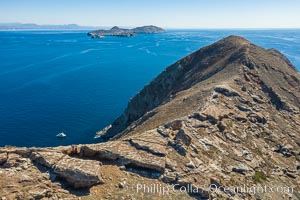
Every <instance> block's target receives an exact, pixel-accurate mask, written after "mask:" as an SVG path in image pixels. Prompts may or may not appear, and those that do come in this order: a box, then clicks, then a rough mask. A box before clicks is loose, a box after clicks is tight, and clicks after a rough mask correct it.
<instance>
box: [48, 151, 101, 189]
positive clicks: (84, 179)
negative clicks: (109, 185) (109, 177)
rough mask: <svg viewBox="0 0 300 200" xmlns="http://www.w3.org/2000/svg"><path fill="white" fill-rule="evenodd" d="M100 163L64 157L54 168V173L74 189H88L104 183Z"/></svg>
mask: <svg viewBox="0 0 300 200" xmlns="http://www.w3.org/2000/svg"><path fill="white" fill-rule="evenodd" d="M100 164H101V163H100V162H98V161H95V160H83V159H78V158H72V157H69V156H65V157H63V158H62V159H61V160H59V161H58V163H57V164H56V165H55V167H54V173H55V174H56V175H57V176H58V177H60V178H63V179H65V180H66V181H67V182H68V183H69V184H70V185H71V186H73V187H74V188H86V187H90V186H92V185H95V184H98V183H104V181H103V179H102V177H101V173H100Z"/></svg>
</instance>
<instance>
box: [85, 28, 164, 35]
mask: <svg viewBox="0 0 300 200" xmlns="http://www.w3.org/2000/svg"><path fill="white" fill-rule="evenodd" d="M164 32H166V31H165V30H164V29H163V28H160V27H157V26H153V25H149V26H141V27H136V28H132V29H126V28H119V27H117V26H114V27H112V28H111V29H109V30H105V29H100V30H95V31H91V32H88V36H91V37H92V38H103V37H104V36H106V35H109V36H119V37H132V36H136V35H137V34H154V33H164Z"/></svg>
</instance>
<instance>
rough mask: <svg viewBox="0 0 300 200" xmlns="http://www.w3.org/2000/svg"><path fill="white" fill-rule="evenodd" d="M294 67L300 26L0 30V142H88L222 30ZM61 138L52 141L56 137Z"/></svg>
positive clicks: (298, 54)
mask: <svg viewBox="0 0 300 200" xmlns="http://www.w3.org/2000/svg"><path fill="white" fill-rule="evenodd" d="M231 34H234V35H241V36H244V37H246V38H247V39H249V40H250V41H252V42H254V43H256V44H258V45H261V46H263V47H265V48H271V47H273V48H276V49H278V50H280V51H281V52H282V53H284V54H285V55H286V56H287V57H288V58H289V59H290V60H291V61H292V63H293V64H294V65H296V66H297V67H298V70H299V67H300V52H299V51H300V30H197V31H195V30H170V31H168V32H167V33H164V34H154V35H139V36H137V37H131V38H119V37H106V38H104V39H91V38H89V37H88V36H86V31H15V32H9V31H5V32H4V31H3V32H0V146H4V145H14V146H56V145H67V144H79V143H94V142H99V140H96V139H94V138H93V137H94V135H95V133H96V131H98V130H100V129H102V128H103V127H105V126H106V125H108V124H109V123H110V122H112V121H113V120H114V119H115V118H116V117H117V116H118V115H120V114H121V113H122V112H123V110H124V109H125V107H126V105H127V102H128V100H129V99H130V98H131V97H133V96H134V95H135V93H137V92H138V91H139V90H140V89H141V88H142V87H143V86H144V85H145V84H147V83H148V82H149V81H151V80H152V79H153V78H154V77H155V76H156V75H157V74H158V73H159V72H161V71H162V70H163V69H164V68H165V67H167V66H168V65H170V64H172V63H173V62H175V61H176V60H178V59H180V58H182V57H183V56H185V55H187V54H189V53H191V52H193V51H195V50H197V49H199V48H201V47H203V46H206V45H208V44H210V43H212V42H214V41H216V40H219V39H221V38H222V37H225V36H228V35H231ZM60 132H64V133H66V134H67V137H66V138H64V139H59V138H57V137H56V134H58V133H60Z"/></svg>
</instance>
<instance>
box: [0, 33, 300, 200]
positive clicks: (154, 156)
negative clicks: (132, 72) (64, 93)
mask: <svg viewBox="0 0 300 200" xmlns="http://www.w3.org/2000/svg"><path fill="white" fill-rule="evenodd" d="M299 86H300V75H299V73H298V72H297V71H296V69H295V67H294V66H293V65H292V64H291V63H290V62H289V61H288V59H287V58H286V57H285V56H284V55H282V54H281V53H280V52H278V51H276V50H274V49H269V50H266V49H263V48H261V47H258V46H256V45H254V44H252V43H250V42H249V41H247V40H246V39H244V38H241V37H237V36H230V37H227V38H224V39H222V40H220V41H218V42H216V43H214V44H212V45H210V46H207V47H204V48H202V49H200V50H198V51H196V52H194V53H192V54H191V55H188V56H187V57H185V58H183V59H181V60H179V61H178V62H176V63H174V64H173V65H171V66H169V67H168V68H167V69H166V70H165V71H163V72H162V73H161V74H160V75H159V76H158V77H157V78H155V79H154V80H153V81H152V82H151V83H149V84H148V85H147V86H145V88H144V89H142V90H141V91H140V92H139V93H138V94H137V95H136V96H135V97H134V98H133V99H131V100H130V102H129V103H128V107H127V108H126V110H125V112H124V114H123V115H122V116H120V117H119V118H118V119H116V120H115V121H114V122H113V123H112V124H111V125H110V126H108V127H107V128H106V129H104V130H103V131H101V132H100V133H99V136H101V137H105V138H107V139H109V141H108V142H105V143H100V144H90V145H73V146H65V147H56V148H14V147H7V148H1V149H0V166H1V167H0V175H1V177H2V178H1V180H0V194H1V195H2V196H3V198H4V199H5V198H6V199H39V198H52V199H61V198H74V199H76V198H81V199H94V198H97V199H101V198H102V199H122V198H123V199H141V198H146V199H208V198H211V199H213V198H216V199H225V198H229V199H299V198H300V194H299V189H300V188H299V185H300V176H299V169H300V164H299V155H300V135H299V125H300V116H299V109H300V88H299ZM143 184H145V185H146V186H148V187H151V186H153V185H154V186H155V185H158V186H159V187H160V188H169V193H168V194H166V193H165V194H163V193H162V190H160V191H159V190H154V191H153V190H152V192H151V191H150V192H149V190H147V189H146V191H145V190H139V189H137V188H138V186H140V185H143ZM174 184H175V186H176V187H175V189H176V190H174V191H173V190H172V188H173V186H174ZM211 186H214V187H216V186H218V187H219V188H220V190H218V193H217V192H213V191H210V189H211V188H210V187H211ZM254 186H255V187H257V188H258V187H264V188H268V189H269V190H268V192H262V191H257V192H253V190H252V192H251V191H250V192H249V191H248V192H247V191H245V190H242V189H240V190H239V191H233V190H228V188H230V189H231V188H232V187H248V188H251V187H252V189H253V187H254ZM180 187H185V188H186V190H188V191H187V192H184V191H182V190H180ZM270 187H272V188H274V187H275V188H279V189H277V190H276V189H272V191H270ZM224 188H227V189H224ZM1 195H0V196H1Z"/></svg>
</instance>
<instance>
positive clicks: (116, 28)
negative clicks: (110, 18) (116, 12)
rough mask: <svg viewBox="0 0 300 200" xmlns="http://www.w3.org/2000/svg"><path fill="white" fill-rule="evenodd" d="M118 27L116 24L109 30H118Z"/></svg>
mask: <svg viewBox="0 0 300 200" xmlns="http://www.w3.org/2000/svg"><path fill="white" fill-rule="evenodd" d="M119 29H120V28H119V27H118V26H114V27H112V28H111V29H110V30H119Z"/></svg>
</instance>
